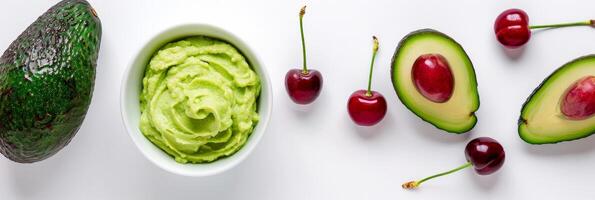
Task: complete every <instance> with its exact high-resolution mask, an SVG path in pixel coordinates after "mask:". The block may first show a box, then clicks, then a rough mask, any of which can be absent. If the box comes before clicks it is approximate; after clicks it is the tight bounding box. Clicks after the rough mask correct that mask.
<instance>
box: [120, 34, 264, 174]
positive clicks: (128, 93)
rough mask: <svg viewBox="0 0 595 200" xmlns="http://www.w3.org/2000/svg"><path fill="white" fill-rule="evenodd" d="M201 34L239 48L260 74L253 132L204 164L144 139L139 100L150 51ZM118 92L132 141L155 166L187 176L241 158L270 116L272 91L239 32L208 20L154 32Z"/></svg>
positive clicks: (215, 169) (223, 166)
mask: <svg viewBox="0 0 595 200" xmlns="http://www.w3.org/2000/svg"><path fill="white" fill-rule="evenodd" d="M196 35H204V36H210V37H213V38H218V39H221V40H224V41H227V42H228V43H230V44H232V45H234V46H235V47H236V48H237V49H238V50H240V51H241V52H242V54H243V55H244V57H245V58H246V59H247V60H248V62H249V63H250V65H251V66H252V68H253V69H254V71H256V73H257V74H258V75H259V76H260V80H261V85H262V90H261V94H260V98H259V102H258V103H259V104H258V105H259V107H258V113H259V115H260V121H259V122H258V124H257V125H256V127H255V129H254V132H252V135H251V136H250V137H249V138H248V141H247V142H246V144H245V145H244V147H242V149H240V150H239V151H238V152H236V153H235V154H233V155H231V156H229V157H226V158H221V159H219V160H216V161H214V162H212V163H206V164H180V163H177V162H176V161H175V160H174V159H173V157H171V156H169V155H167V154H166V153H164V152H163V151H162V150H161V149H159V148H158V147H157V146H155V145H153V143H151V142H150V141H149V140H148V139H146V138H145V137H144V136H143V134H142V133H141V131H140V128H139V120H140V115H141V112H140V100H139V95H140V93H141V90H142V78H143V76H144V72H145V68H146V66H147V64H148V62H149V60H150V59H151V57H152V56H153V54H154V53H155V52H156V51H157V50H158V49H159V48H161V47H162V46H163V45H165V44H167V43H169V42H173V41H176V40H179V39H182V38H185V37H189V36H196ZM120 92H121V94H120V107H121V108H120V109H121V112H122V120H123V121H124V125H125V127H126V129H127V131H128V134H129V135H130V137H131V138H132V141H133V142H134V144H135V145H136V147H138V149H139V150H140V151H141V152H142V154H143V155H144V156H145V157H146V158H147V159H149V160H150V161H151V162H153V163H154V164H156V165H157V166H159V167H161V168H163V169H165V170H167V171H169V172H172V173H175V174H180V175H186V176H208V175H214V174H217V173H221V172H223V171H226V170H228V169H230V168H232V167H234V166H235V165H237V164H238V163H240V162H241V161H243V160H244V159H245V158H246V157H247V156H248V154H250V152H252V150H253V149H254V147H255V146H256V145H257V144H258V142H259V141H260V139H261V138H262V136H263V134H264V132H265V130H266V127H267V124H268V122H269V118H270V116H271V109H272V104H273V97H272V96H273V94H272V89H271V81H270V79H269V75H268V73H267V71H266V69H265V68H264V66H263V65H262V63H261V62H260V60H259V59H258V57H257V56H256V54H255V53H254V51H253V50H252V49H250V47H248V45H246V43H245V42H244V41H242V40H241V39H240V38H239V37H238V36H236V35H234V34H232V33H230V32H227V31H225V30H223V29H221V28H218V27H215V26H212V25H207V24H186V25H179V26H175V27H172V28H169V29H166V30H165V31H163V32H161V33H159V34H157V35H156V36H154V37H153V38H151V39H150V40H149V41H147V42H146V44H145V45H144V46H143V47H142V48H141V49H140V50H139V52H138V54H136V56H135V57H134V58H133V59H132V61H131V62H130V65H129V66H128V69H127V70H126V72H125V73H124V77H123V79H122V88H121V91H120Z"/></svg>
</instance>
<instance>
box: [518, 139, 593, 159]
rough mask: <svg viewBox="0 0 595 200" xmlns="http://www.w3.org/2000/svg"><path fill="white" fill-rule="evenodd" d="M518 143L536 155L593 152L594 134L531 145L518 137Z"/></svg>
mask: <svg viewBox="0 0 595 200" xmlns="http://www.w3.org/2000/svg"><path fill="white" fill-rule="evenodd" d="M518 143H519V144H518V145H523V146H524V147H525V148H524V149H525V150H526V151H527V152H528V153H530V154H532V155H536V156H563V155H576V156H578V155H579V154H586V153H592V152H595V146H594V145H593V144H595V136H590V137H586V138H583V139H579V140H574V141H567V142H560V143H556V144H542V145H532V144H527V143H525V142H524V141H522V140H521V139H519V142H518Z"/></svg>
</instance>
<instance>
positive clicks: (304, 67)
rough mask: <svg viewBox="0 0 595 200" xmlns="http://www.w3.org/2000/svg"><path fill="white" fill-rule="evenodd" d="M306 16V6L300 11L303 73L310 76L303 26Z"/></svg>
mask: <svg viewBox="0 0 595 200" xmlns="http://www.w3.org/2000/svg"><path fill="white" fill-rule="evenodd" d="M304 14H306V6H304V7H302V9H301V10H300V34H301V35H302V55H303V56H302V58H303V59H304V61H303V65H304V66H303V70H302V73H303V74H308V66H307V65H306V42H305V39H304V25H303V18H304Z"/></svg>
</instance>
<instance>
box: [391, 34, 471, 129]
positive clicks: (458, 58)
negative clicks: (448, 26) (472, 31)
mask: <svg viewBox="0 0 595 200" xmlns="http://www.w3.org/2000/svg"><path fill="white" fill-rule="evenodd" d="M424 54H440V55H442V56H444V57H445V58H446V60H447V61H448V63H449V64H450V68H451V71H452V74H453V76H454V90H453V94H452V96H451V97H450V99H449V100H448V101H446V102H443V103H435V102H432V101H430V100H428V99H427V98H426V97H424V96H423V95H422V94H421V93H419V92H418V91H417V89H416V86H415V85H414V82H413V80H412V75H411V70H412V67H413V63H414V62H415V60H416V59H417V58H418V57H419V56H421V55H424ZM391 73H392V83H393V86H394V88H395V91H396V92H397V95H398V97H399V99H400V100H401V102H403V104H405V106H406V107H407V108H408V109H409V110H411V111H412V112H413V113H415V114H416V115H417V116H419V117H420V118H422V119H423V120H425V121H427V122H429V123H431V124H433V125H434V126H436V127H437V128H439V129H442V130H445V131H448V132H451V133H465V132H467V131H469V130H471V129H472V128H473V127H474V126H475V123H476V122H477V117H476V116H475V111H477V109H478V108H479V95H478V93H477V81H476V79H475V70H474V69H473V64H472V63H471V60H469V57H468V56H467V53H465V51H464V50H463V48H462V47H461V45H459V44H458V43H457V42H456V41H454V40H453V39H452V38H450V37H448V36H447V35H445V34H443V33H441V32H438V31H435V30H432V29H422V30H418V31H414V32H412V33H410V34H408V35H407V36H405V38H403V40H401V42H400V43H399V46H398V47H397V50H396V52H395V55H394V56H393V62H392V68H391Z"/></svg>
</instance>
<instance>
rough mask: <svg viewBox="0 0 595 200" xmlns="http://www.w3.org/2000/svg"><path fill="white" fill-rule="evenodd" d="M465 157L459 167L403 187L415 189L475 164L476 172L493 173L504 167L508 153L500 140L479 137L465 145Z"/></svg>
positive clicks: (481, 173) (407, 183) (405, 184)
mask: <svg viewBox="0 0 595 200" xmlns="http://www.w3.org/2000/svg"><path fill="white" fill-rule="evenodd" d="M465 157H466V159H467V163H465V164H463V165H461V166H459V167H457V168H454V169H452V170H450V171H446V172H442V173H439V174H436V175H432V176H429V177H426V178H424V179H421V180H419V181H409V182H406V183H404V184H403V185H402V187H403V188H404V189H415V188H417V187H419V186H420V185H421V184H422V183H423V182H425V181H428V180H430V179H433V178H437V177H441V176H444V175H448V174H452V173H454V172H457V171H459V170H462V169H465V168H468V167H471V166H473V168H474V169H475V172H477V174H479V175H488V174H492V173H494V172H496V171H498V170H499V169H500V168H501V167H502V165H503V164H504V160H505V157H506V155H505V153H504V148H503V147H502V145H500V143H498V141H496V140H494V139H492V138H489V137H479V138H475V139H473V140H471V141H469V143H467V146H466V147H465Z"/></svg>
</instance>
